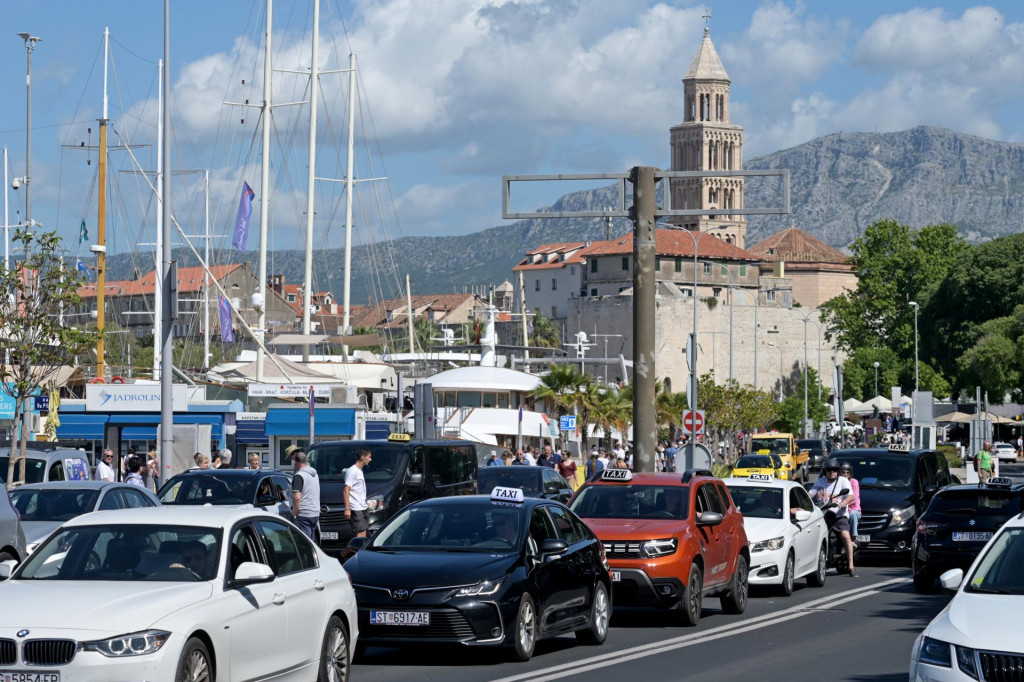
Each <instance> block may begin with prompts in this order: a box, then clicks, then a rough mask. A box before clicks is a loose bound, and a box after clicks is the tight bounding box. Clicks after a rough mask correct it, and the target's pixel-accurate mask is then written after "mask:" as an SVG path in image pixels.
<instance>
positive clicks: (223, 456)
mask: <svg viewBox="0 0 1024 682" xmlns="http://www.w3.org/2000/svg"><path fill="white" fill-rule="evenodd" d="M219 468H221V469H230V468H231V451H230V450H228V449H227V448H221V451H220V467H219Z"/></svg>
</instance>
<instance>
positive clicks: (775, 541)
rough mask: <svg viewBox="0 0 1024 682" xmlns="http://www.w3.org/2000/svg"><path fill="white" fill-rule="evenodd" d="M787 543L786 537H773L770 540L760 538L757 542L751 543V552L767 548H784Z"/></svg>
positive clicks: (771, 549) (772, 549) (773, 549)
mask: <svg viewBox="0 0 1024 682" xmlns="http://www.w3.org/2000/svg"><path fill="white" fill-rule="evenodd" d="M785 545H786V538H784V537H782V536H779V537H777V538H771V539H770V540H758V541H757V542H755V543H753V544H751V545H750V551H751V552H763V551H765V550H766V549H767V550H770V551H775V550H777V549H782V548H783V547H784V546H785Z"/></svg>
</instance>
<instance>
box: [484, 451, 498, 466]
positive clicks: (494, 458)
mask: <svg viewBox="0 0 1024 682" xmlns="http://www.w3.org/2000/svg"><path fill="white" fill-rule="evenodd" d="M500 465H501V462H499V461H498V453H497V452H492V453H491V454H490V455H488V456H487V466H489V467H496V466H500Z"/></svg>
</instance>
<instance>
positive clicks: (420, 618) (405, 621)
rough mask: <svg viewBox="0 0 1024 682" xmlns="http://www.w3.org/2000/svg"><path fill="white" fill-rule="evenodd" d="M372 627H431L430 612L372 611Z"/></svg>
mask: <svg viewBox="0 0 1024 682" xmlns="http://www.w3.org/2000/svg"><path fill="white" fill-rule="evenodd" d="M370 624H371V625H430V612H429V611H370Z"/></svg>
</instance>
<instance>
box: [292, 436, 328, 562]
mask: <svg viewBox="0 0 1024 682" xmlns="http://www.w3.org/2000/svg"><path fill="white" fill-rule="evenodd" d="M284 453H285V454H286V455H287V456H288V457H289V458H290V459H291V460H292V467H293V469H292V522H294V523H295V525H296V526H298V527H299V530H301V531H302V532H303V533H305V534H306V536H307V537H309V539H310V540H312V541H313V542H316V541H317V526H319V525H320V479H319V477H317V474H316V469H314V468H313V467H311V466H309V459H308V458H307V457H306V453H305V452H303V450H302V448H300V447H299V446H298V445H289V446H288V447H287V448H286V449H285V451H284Z"/></svg>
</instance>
